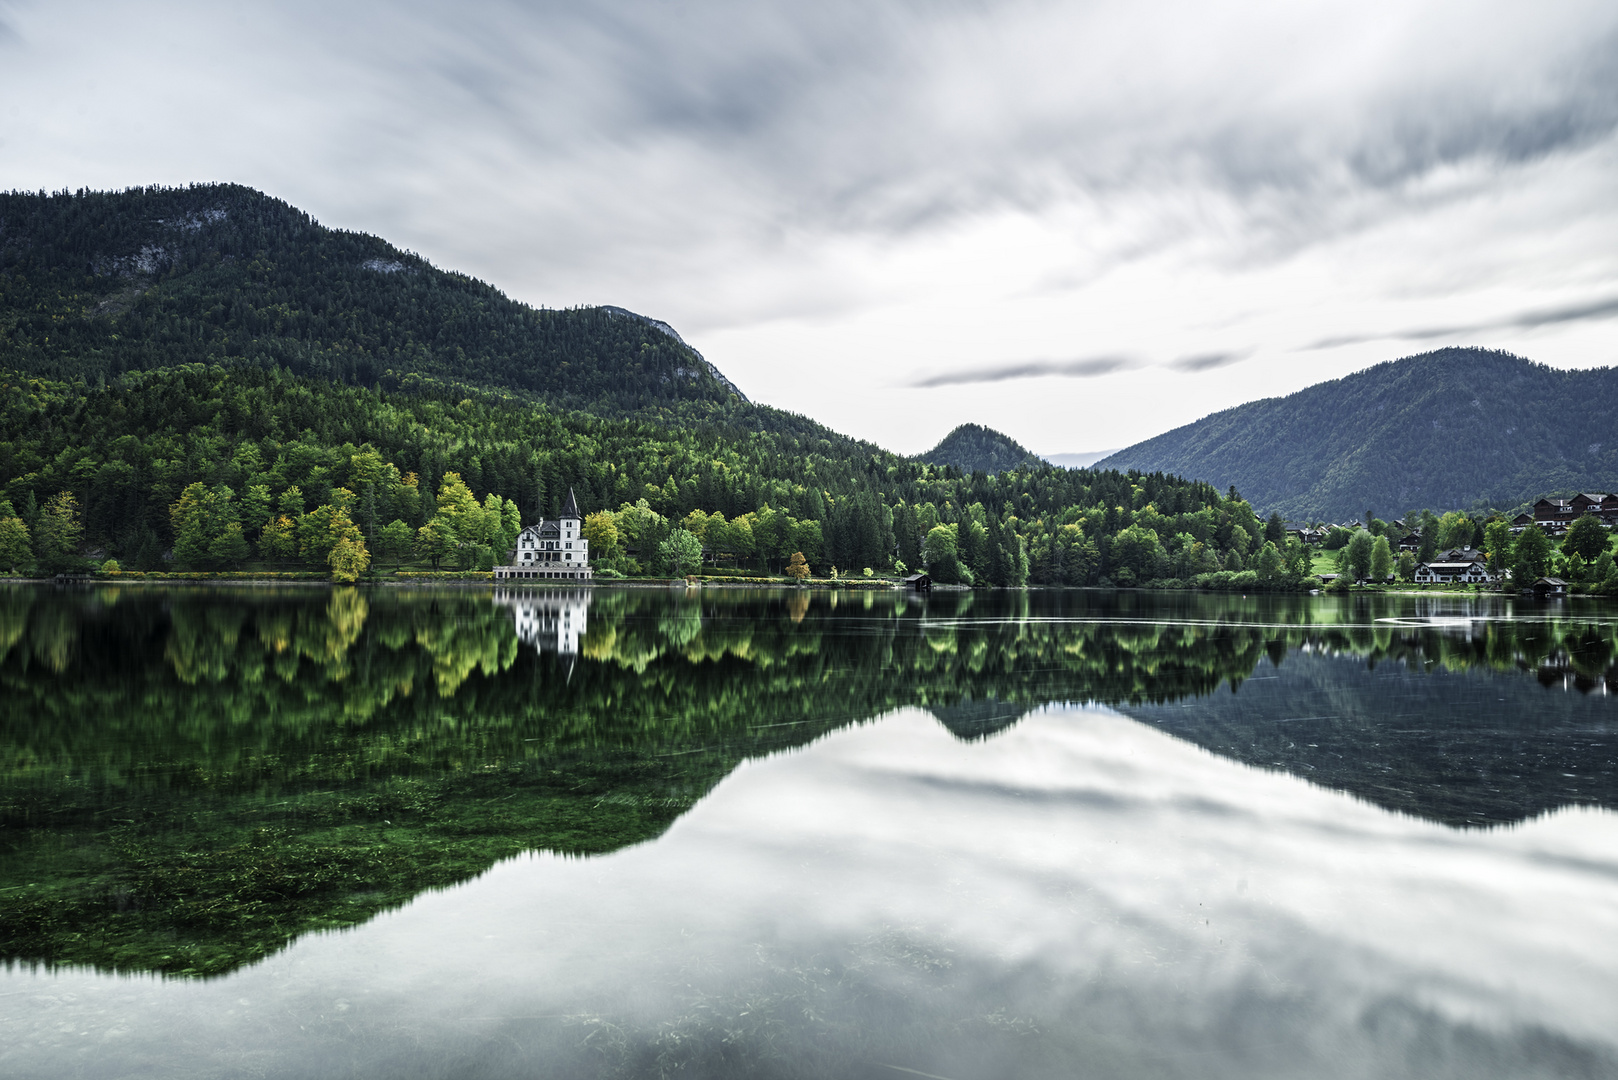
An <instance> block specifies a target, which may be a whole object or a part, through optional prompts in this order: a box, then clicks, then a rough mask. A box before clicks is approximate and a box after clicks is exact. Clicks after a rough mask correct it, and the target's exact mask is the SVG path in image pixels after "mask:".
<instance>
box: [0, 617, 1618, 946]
mask: <svg viewBox="0 0 1618 1080" xmlns="http://www.w3.org/2000/svg"><path fill="white" fill-rule="evenodd" d="M1615 643H1618V619H1615V618H1614V617H1613V615H1612V614H1609V613H1608V611H1607V609H1606V608H1604V607H1599V606H1596V605H1595V604H1590V605H1588V606H1585V605H1582V604H1580V605H1572V606H1569V605H1568V604H1567V603H1566V602H1564V603H1563V605H1562V606H1560V607H1548V608H1547V607H1541V606H1537V605H1534V604H1531V603H1524V602H1521V601H1516V600H1507V599H1496V598H1478V599H1466V598H1462V597H1456V596H1446V597H1441V598H1432V599H1429V598H1425V597H1421V598H1412V597H1355V598H1349V599H1339V598H1328V597H1312V598H1311V597H1233V596H1209V595H1196V594H1167V595H1163V594H1150V593H1098V592H1043V593H1041V592H1036V593H1028V594H1021V593H1019V594H995V593H987V594H970V593H966V594H944V593H940V594H938V595H935V596H933V597H931V598H929V599H925V600H924V599H920V598H917V597H914V596H910V595H907V594H904V593H893V592H885V591H884V592H829V593H826V592H807V591H794V590H779V591H767V590H760V591H756V592H742V591H709V592H706V593H702V594H695V595H685V594H681V593H670V592H668V591H665V590H650V589H606V588H598V589H593V590H585V591H579V590H572V591H567V590H557V591H551V590H543V589H535V590H509V591H507V590H502V591H500V592H498V593H497V594H495V595H494V596H493V597H492V598H491V596H490V594H489V593H487V592H482V591H469V590H404V589H399V590H391V589H390V590H370V591H360V590H354V589H338V590H332V591H326V590H301V589H279V590H251V589H238V590H176V589H148V588H139V587H126V588H118V587H105V588H96V589H91V590H86V591H80V592H57V591H49V590H42V589H30V588H9V589H5V590H0V650H3V653H4V655H3V658H0V813H3V820H0V827H3V828H4V833H3V836H4V841H3V843H4V846H3V848H0V916H3V919H0V927H3V929H0V950H3V952H4V954H5V955H6V956H7V957H8V958H11V959H14V960H19V961H24V962H43V963H47V964H88V965H92V966H95V967H98V968H103V969H116V970H124V971H142V970H150V971H163V972H169V973H175V974H191V975H210V974H219V973H223V972H228V971H231V970H234V969H236V968H238V967H240V966H241V965H242V964H246V963H251V962H255V961H258V960H260V959H262V958H263V957H265V956H267V955H269V954H270V953H273V952H275V951H276V950H277V949H279V948H282V947H283V946H284V944H285V942H286V941H287V940H289V939H290V938H292V937H295V936H296V935H297V934H299V933H302V932H305V931H308V930H313V929H321V928H331V927H344V926H353V925H358V924H361V923H363V922H365V921H366V920H368V919H370V918H371V917H373V916H374V915H375V914H376V913H377V912H379V911H383V910H386V909H388V908H391V907H395V906H397V905H398V904H400V903H403V902H404V901H406V900H408V899H410V898H411V897H413V896H416V895H417V894H418V893H420V892H421V891H422V890H423V889H428V888H433V887H442V886H446V885H451V884H454V883H456V882H461V881H465V880H467V879H469V878H471V877H473V876H475V875H476V874H478V873H480V872H482V871H484V870H485V869H487V868H488V867H489V866H491V865H492V864H494V863H495V862H497V861H498V860H501V859H504V858H507V857H510V856H512V855H516V854H519V853H522V852H528V851H552V852H558V853H563V854H569V855H600V854H604V853H607V852H611V851H615V850H618V849H621V848H623V847H625V846H627V845H632V844H635V843H638V842H641V841H645V840H649V839H652V838H654V837H657V836H659V835H660V834H662V833H663V832H664V831H665V830H667V829H668V828H669V826H670V825H671V823H673V822H675V821H676V820H677V819H678V818H679V817H680V816H681V815H682V814H684V813H686V812H687V811H689V810H690V809H691V808H692V807H694V806H696V805H697V804H698V803H699V802H700V801H701V800H702V799H703V798H704V796H705V795H706V794H707V793H708V792H709V791H710V790H711V789H712V788H713V787H714V785H716V784H717V783H719V782H720V781H721V780H722V779H723V778H724V777H725V776H727V775H728V774H729V773H731V772H732V770H734V769H735V768H736V767H737V766H738V764H740V763H742V762H744V761H747V760H749V759H755V758H759V757H762V756H765V755H769V754H771V753H773V752H775V751H779V750H783V749H788V748H792V747H799V746H803V745H805V744H807V743H809V742H812V741H814V740H816V739H819V738H821V737H823V736H825V735H827V734H828V733H830V732H833V731H836V730H837V729H839V728H842V727H846V726H848V725H850V724H857V723H861V722H865V721H869V720H871V719H873V718H875V717H878V716H882V715H885V714H888V713H890V712H892V711H893V710H895V709H902V708H906V707H920V708H922V709H925V710H928V711H929V712H930V713H931V715H932V716H933V717H935V718H936V720H937V721H938V722H939V723H940V724H941V725H942V726H943V727H944V728H946V729H947V730H948V731H949V732H950V733H951V734H952V735H953V736H954V737H956V738H957V739H960V740H966V741H967V743H969V744H970V745H969V746H968V747H967V749H970V747H971V746H976V745H978V743H979V742H981V741H982V740H985V739H990V737H991V736H995V734H996V733H997V732H1004V731H1005V729H1007V728H1008V727H1013V728H1014V727H1015V726H1017V725H1018V724H1019V722H1020V721H1019V718H1020V717H1022V716H1023V715H1024V714H1025V713H1026V712H1027V711H1028V710H1031V709H1037V708H1039V707H1041V706H1044V705H1048V704H1053V703H1056V704H1092V705H1105V706H1110V707H1113V708H1116V709H1117V710H1119V711H1121V712H1122V713H1124V714H1125V715H1128V716H1131V717H1134V718H1136V719H1138V720H1140V721H1143V722H1145V723H1148V724H1151V725H1154V726H1156V727H1158V728H1160V729H1161V730H1163V731H1166V732H1168V733H1170V734H1172V735H1174V736H1175V737H1177V738H1178V739H1181V740H1185V741H1187V742H1191V743H1195V744H1197V745H1199V746H1201V747H1204V748H1206V749H1208V750H1211V751H1213V752H1215V753H1216V754H1219V755H1222V756H1224V757H1226V758H1231V759H1235V760H1237V761H1240V762H1244V763H1248V764H1252V765H1257V766H1261V767H1263V768H1265V769H1279V770H1283V771H1285V772H1290V773H1293V774H1296V775H1297V776H1301V777H1303V778H1305V779H1307V780H1309V781H1310V782H1311V783H1314V784H1317V785H1321V786H1324V787H1330V788H1337V789H1340V790H1342V791H1345V792H1348V793H1350V794H1352V795H1354V796H1357V797H1358V798H1360V799H1363V800H1366V801H1368V802H1371V803H1374V804H1377V805H1378V806H1381V807H1384V808H1387V809H1392V810H1398V811H1402V812H1405V813H1409V814H1414V815H1419V816H1421V817H1424V818H1427V819H1430V820H1431V821H1433V822H1437V823H1442V824H1443V825H1445V826H1461V827H1465V826H1471V825H1490V824H1499V823H1508V822H1515V821H1521V820H1523V819H1525V818H1530V817H1533V816H1535V815H1539V814H1543V813H1545V812H1546V811H1549V810H1552V809H1554V808H1556V807H1561V806H1568V805H1585V806H1600V807H1608V808H1612V807H1614V806H1618V801H1615V800H1618V766H1615V764H1614V760H1615V758H1618V751H1615V749H1614V740H1613V737H1612V736H1613V732H1612V709H1613V707H1614V704H1613V702H1612V701H1610V700H1609V699H1608V697H1607V692H1608V688H1609V686H1618V674H1615V669H1614V666H1613V665H1614V660H1615V655H1618V650H1615ZM985 745H987V744H985ZM1332 805H1337V804H1332Z"/></svg>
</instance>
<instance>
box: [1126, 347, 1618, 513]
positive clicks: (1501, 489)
mask: <svg viewBox="0 0 1618 1080" xmlns="http://www.w3.org/2000/svg"><path fill="white" fill-rule="evenodd" d="M1095 468H1098V469H1120V470H1127V469H1139V470H1142V471H1163V472H1168V473H1173V474H1177V475H1181V476H1187V477H1195V478H1196V479H1199V480H1205V481H1208V482H1209V483H1211V484H1214V485H1215V486H1216V487H1220V488H1224V487H1228V486H1230V485H1235V487H1236V488H1237V489H1238V490H1240V491H1241V493H1242V495H1243V496H1244V497H1245V498H1246V499H1247V500H1248V501H1249V502H1251V503H1252V504H1253V506H1254V507H1255V508H1257V509H1258V510H1259V511H1260V512H1262V513H1265V514H1268V513H1270V512H1271V511H1278V512H1280V513H1281V514H1282V515H1283V516H1284V517H1287V518H1292V519H1297V520H1303V519H1313V518H1323V519H1339V518H1345V517H1348V518H1354V517H1358V516H1360V515H1361V514H1363V513H1364V512H1365V511H1366V510H1368V509H1369V510H1373V511H1375V512H1376V513H1378V514H1381V515H1384V516H1391V515H1393V514H1396V513H1404V512H1405V511H1407V510H1411V509H1414V508H1431V509H1434V510H1443V509H1457V508H1468V507H1472V506H1475V505H1477V504H1478V503H1480V502H1482V503H1488V504H1491V505H1494V506H1497V507H1511V506H1516V505H1518V504H1519V503H1522V502H1524V501H1527V500H1530V499H1533V498H1535V497H1537V496H1538V495H1541V494H1544V493H1547V492H1555V491H1571V490H1580V489H1583V490H1600V491H1605V490H1610V489H1611V488H1612V487H1614V486H1615V485H1618V370H1615V369H1613V368H1593V369H1587V370H1583V371H1563V370H1559V369H1556V368H1552V367H1548V366H1546V365H1544V364H1538V363H1534V362H1533V361H1530V360H1527V359H1525V358H1523V357H1520V356H1515V355H1513V354H1511V353H1506V352H1499V351H1496V350H1491V349H1480V348H1446V349H1439V350H1437V351H1434V352H1430V353H1423V354H1421V355H1418V356H1410V357H1406V358H1404V359H1401V360H1394V361H1388V362H1385V363H1381V364H1377V365H1375V366H1374V367H1370V368H1367V369H1366V370H1364V371H1359V372H1356V373H1354V374H1352V375H1348V376H1345V377H1344V378H1341V379H1334V380H1332V381H1330V382H1324V383H1318V384H1316V385H1314V386H1310V387H1307V388H1305V389H1303V390H1300V391H1298V392H1297V393H1294V394H1289V395H1287V396H1286V397H1278V398H1266V399H1264V400H1261V401H1254V402H1249V403H1248V404H1246V405H1238V406H1236V407H1235V408H1232V409H1226V410H1224V411H1222V412H1217V413H1214V414H1213V415H1211V416H1206V417H1204V418H1202V419H1201V420H1198V421H1196V422H1195V423H1192V424H1187V425H1185V426H1184V427H1179V428H1175V429H1174V430H1173V431H1169V432H1165V433H1164V434H1162V435H1159V436H1157V437H1156V438H1154V439H1148V440H1146V441H1145V442H1142V443H1137V444H1136V445H1134V446H1131V447H1128V448H1126V449H1124V450H1120V451H1119V452H1118V453H1116V454H1113V455H1112V456H1111V457H1108V458H1105V459H1103V460H1101V461H1099V462H1097V463H1096V465H1095Z"/></svg>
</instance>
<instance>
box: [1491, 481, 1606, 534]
mask: <svg viewBox="0 0 1618 1080" xmlns="http://www.w3.org/2000/svg"><path fill="white" fill-rule="evenodd" d="M1585 514H1589V515H1590V516H1591V517H1593V518H1595V519H1596V520H1598V521H1600V522H1601V523H1602V524H1603V525H1606V526H1608V527H1609V528H1610V527H1611V526H1613V525H1618V495H1612V494H1608V493H1605V492H1602V493H1596V494H1591V493H1590V492H1587V491H1581V492H1580V493H1579V494H1577V495H1575V496H1573V497H1572V498H1570V499H1552V498H1544V499H1540V500H1539V501H1538V502H1536V503H1535V504H1534V509H1533V518H1532V521H1533V523H1534V524H1535V525H1538V526H1539V527H1540V528H1541V529H1544V530H1545V531H1546V532H1548V533H1550V534H1552V535H1553V536H1555V535H1559V534H1561V533H1564V532H1566V531H1567V527H1568V526H1569V525H1571V524H1573V522H1574V521H1576V520H1578V519H1579V518H1581V517H1583V516H1584V515H1585ZM1524 517H1526V515H1518V517H1517V519H1516V520H1515V521H1513V522H1512V528H1513V529H1514V530H1516V531H1519V532H1520V531H1521V528H1520V526H1525V525H1526V524H1527V522H1526V521H1524Z"/></svg>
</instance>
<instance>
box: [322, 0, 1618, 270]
mask: <svg viewBox="0 0 1618 1080" xmlns="http://www.w3.org/2000/svg"><path fill="white" fill-rule="evenodd" d="M1412 10H1413V9H1411V8H1410V6H1409V5H1394V4H1388V5H1376V4H1372V5H1370V6H1368V7H1365V8H1362V9H1356V12H1355V14H1354V15H1353V17H1352V18H1350V17H1347V16H1346V15H1345V14H1344V13H1343V11H1342V10H1341V9H1334V8H1329V7H1326V6H1315V5H1269V6H1267V5H1264V4H1257V5H1250V6H1249V7H1248V8H1247V9H1244V10H1242V11H1239V12H1231V13H1227V14H1226V15H1223V16H1221V17H1220V18H1217V19H1216V18H1213V17H1212V16H1211V15H1205V16H1203V17H1198V13H1197V12H1195V11H1193V10H1190V9H1182V8H1179V7H1177V6H1175V5H1172V4H1155V5H1152V4H1139V5H1123V4H1108V3H1101V4H1091V5H1062V4H1048V3H1035V2H1031V0H1001V2H982V3H956V4H910V3H887V4H880V3H879V4H870V3H851V2H847V0H829V2H827V3H822V4H815V5H794V4H787V3H767V2H765V3H756V4H748V5H735V4H729V3H726V4H719V3H702V2H686V3H680V4H645V3H640V2H633V3H632V2H628V0H618V2H613V0H606V2H601V3H593V4H589V5H578V4H563V3H537V4H523V5H518V4H506V3H497V4H485V5H481V6H476V7H471V8H466V7H459V8H446V7H443V6H440V5H428V4H418V5H415V6H414V7H411V8H408V9H405V12H404V13H399V12H398V10H397V9H395V8H392V7H381V6H376V7H370V8H366V7H358V8H352V9H347V14H345V15H343V16H341V17H337V16H332V15H328V14H325V9H313V8H310V9H306V11H305V13H304V15H303V17H304V18H307V19H308V20H310V21H311V22H314V23H316V24H318V25H322V26H323V28H324V30H325V33H324V35H323V38H324V40H326V41H327V42H329V43H330V44H331V45H332V46H333V51H338V52H345V51H350V49H351V48H357V52H358V55H359V57H360V63H362V64H364V65H367V66H369V67H370V68H371V69H373V70H374V71H375V72H376V73H377V75H378V77H380V78H381V79H382V80H383V81H384V82H385V83H386V84H387V91H388V94H389V95H390V97H391V98H392V104H393V105H394V106H396V107H397V108H399V109H400V110H401V111H402V113H403V114H404V116H405V117H407V118H408V122H406V123H403V124H400V125H398V126H397V127H393V128H389V127H386V126H384V127H382V128H380V129H376V130H375V131H373V132H367V131H365V130H363V129H357V130H356V131H355V132H354V135H355V137H356V138H358V139H359V140H361V141H362V142H363V141H365V140H367V139H376V138H381V139H383V140H392V141H397V140H399V139H401V138H403V139H409V140H419V139H420V138H421V137H422V136H423V135H424V134H428V133H432V132H435V131H436V132H438V133H439V134H440V135H442V136H445V137H447V140H448V141H449V142H451V143H456V142H458V143H461V144H463V145H464V146H465V148H466V150H467V152H469V153H471V154H472V155H473V156H486V157H489V158H492V159H498V160H499V161H501V162H503V163H505V164H506V165H507V166H509V167H514V168H515V169H516V170H517V172H518V174H526V176H524V179H526V180H535V181H538V180H543V181H544V182H547V183H549V184H552V185H575V186H581V187H591V188H595V189H598V190H596V191H594V192H592V193H591V194H594V195H596V196H597V197H605V198H607V199H610V198H611V197H613V196H630V197H638V198H639V199H640V200H641V201H642V202H643V203H644V204H646V208H647V210H648V211H652V212H658V213H661V214H662V215H663V216H665V217H670V218H671V217H672V216H673V212H674V211H675V210H676V209H677V208H678V207H680V206H685V207H687V208H688V209H689V210H691V211H696V212H704V213H712V212H715V211H719V210H721V209H722V210H723V211H724V212H726V214H727V216H728V217H729V218H730V219H731V220H730V221H729V222H728V223H727V225H728V227H729V228H737V227H741V228H744V229H745V228H750V227H751V228H760V229H763V230H765V231H770V230H777V229H781V228H787V229H798V228H806V229H829V230H834V231H843V230H851V231H856V232H866V231H869V232H876V233H883V234H894V233H904V232H906V231H908V230H912V229H915V228H918V227H925V226H927V225H930V224H933V223H937V222H940V221H948V220H952V219H954V218H956V217H959V216H961V215H966V214H974V213H981V212H984V211H986V210H992V209H994V208H997V207H1007V206H1013V207H1023V208H1037V207H1039V206H1041V205H1043V204H1046V203H1048V202H1051V201H1053V200H1061V199H1066V198H1073V197H1092V198H1105V197H1115V196H1118V195H1119V194H1120V193H1126V194H1132V195H1138V194H1141V193H1143V192H1147V193H1149V192H1152V191H1156V192H1159V194H1160V197H1161V202H1160V204H1159V207H1158V211H1157V212H1158V213H1160V214H1162V215H1164V216H1166V217H1168V218H1171V219H1173V220H1174V221H1176V222H1184V221H1186V220H1194V219H1197V218H1199V217H1201V216H1205V215H1206V214H1207V213H1208V212H1209V210H1208V207H1207V206H1206V205H1204V204H1203V202H1202V200H1204V199H1206V198H1208V197H1215V198H1218V199H1221V200H1228V201H1230V202H1232V203H1233V204H1235V205H1236V206H1238V207H1239V209H1240V213H1241V214H1242V215H1244V217H1245V219H1246V225H1247V227H1249V228H1263V229H1265V230H1267V231H1269V232H1270V233H1274V234H1286V235H1288V236H1291V237H1293V238H1295V239H1299V238H1301V239H1303V240H1306V239H1307V237H1308V236H1309V235H1310V234H1311V233H1312V232H1313V231H1314V230H1318V229H1324V228H1327V227H1330V226H1332V225H1333V223H1334V222H1336V220H1337V219H1338V218H1339V217H1340V216H1342V215H1344V214H1349V213H1350V208H1351V207H1352V209H1354V210H1355V211H1358V212H1363V208H1361V207H1358V205H1357V204H1356V203H1355V200H1356V199H1358V198H1362V197H1364V196H1366V195H1367V194H1370V195H1376V194H1378V193H1380V194H1381V195H1383V196H1387V197H1400V196H1402V194H1403V192H1404V189H1405V188H1407V187H1409V186H1410V185H1411V184H1412V183H1415V182H1417V181H1419V180H1420V179H1421V178H1423V177H1426V176H1428V175H1430V174H1433V173H1435V172H1437V171H1440V170H1444V169H1453V168H1457V167H1464V166H1467V165H1469V164H1471V165H1481V166H1484V167H1489V168H1494V167H1509V166H1511V165H1513V164H1516V163H1521V162H1526V161H1532V160H1536V159H1539V158H1542V157H1544V156H1546V155H1549V154H1554V153H1558V152H1564V151H1571V150H1576V149H1579V148H1582V147H1586V146H1588V145H1590V144H1592V143H1594V142H1596V141H1599V140H1602V139H1605V138H1608V137H1610V136H1611V135H1612V134H1613V132H1614V130H1615V129H1618V64H1613V63H1611V62H1610V58H1611V56H1612V55H1613V54H1614V51H1615V48H1618V8H1613V7H1612V6H1611V5H1606V6H1602V5H1598V4H1584V3H1564V4H1550V5H1544V6H1538V5H1536V7H1535V9H1534V11H1533V12H1532V13H1524V12H1523V11H1522V9H1521V8H1520V7H1517V6H1513V5H1509V4H1497V5H1478V4H1461V3H1440V4H1431V5H1426V6H1424V7H1421V8H1419V9H1414V10H1416V11H1418V12H1419V13H1420V16H1419V17H1418V16H1417V15H1413V14H1411V11H1412ZM1388 23H1393V24H1396V26H1395V27H1393V28H1392V29H1390V28H1389V26H1388V25H1386V24H1388ZM1401 31H1402V32H1401ZM343 39H352V40H343ZM1344 53H1353V54H1356V55H1358V56H1359V57H1360V58H1361V62H1359V63H1356V64H1344V63H1341V62H1340V58H1341V56H1342V55H1343V54H1344ZM386 152H387V153H389V154H394V153H398V152H400V150H399V148H398V147H392V148H389V149H387V150H386ZM404 152H405V153H408V150H406V151H404ZM1423 197H1426V198H1430V197H1431V196H1430V194H1426V195H1423ZM636 218H637V225H638V226H640V227H644V218H643V217H641V216H640V215H636ZM671 225H672V222H671ZM671 232H674V233H676V234H677V233H679V232H680V229H679V228H678V226H673V227H671Z"/></svg>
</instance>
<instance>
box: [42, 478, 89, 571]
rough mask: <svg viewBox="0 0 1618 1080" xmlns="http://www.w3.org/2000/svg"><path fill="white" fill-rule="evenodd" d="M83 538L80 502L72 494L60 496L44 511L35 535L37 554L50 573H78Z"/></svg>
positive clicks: (62, 492)
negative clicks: (65, 571) (75, 571)
mask: <svg viewBox="0 0 1618 1080" xmlns="http://www.w3.org/2000/svg"><path fill="white" fill-rule="evenodd" d="M83 535H84V526H83V525H82V524H80V522H79V500H78V499H76V498H74V497H73V493H72V492H71V491H61V492H57V493H56V494H55V495H54V496H52V497H51V500H50V501H49V502H47V503H46V504H45V506H44V508H43V509H42V510H41V511H40V514H39V527H38V528H37V529H35V531H34V545H35V550H36V551H37V552H38V553H39V561H40V563H41V565H42V566H43V567H44V568H45V570H46V572H47V573H59V572H61V571H64V570H76V569H78V564H79V540H80V538H81V537H82V536H83Z"/></svg>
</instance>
